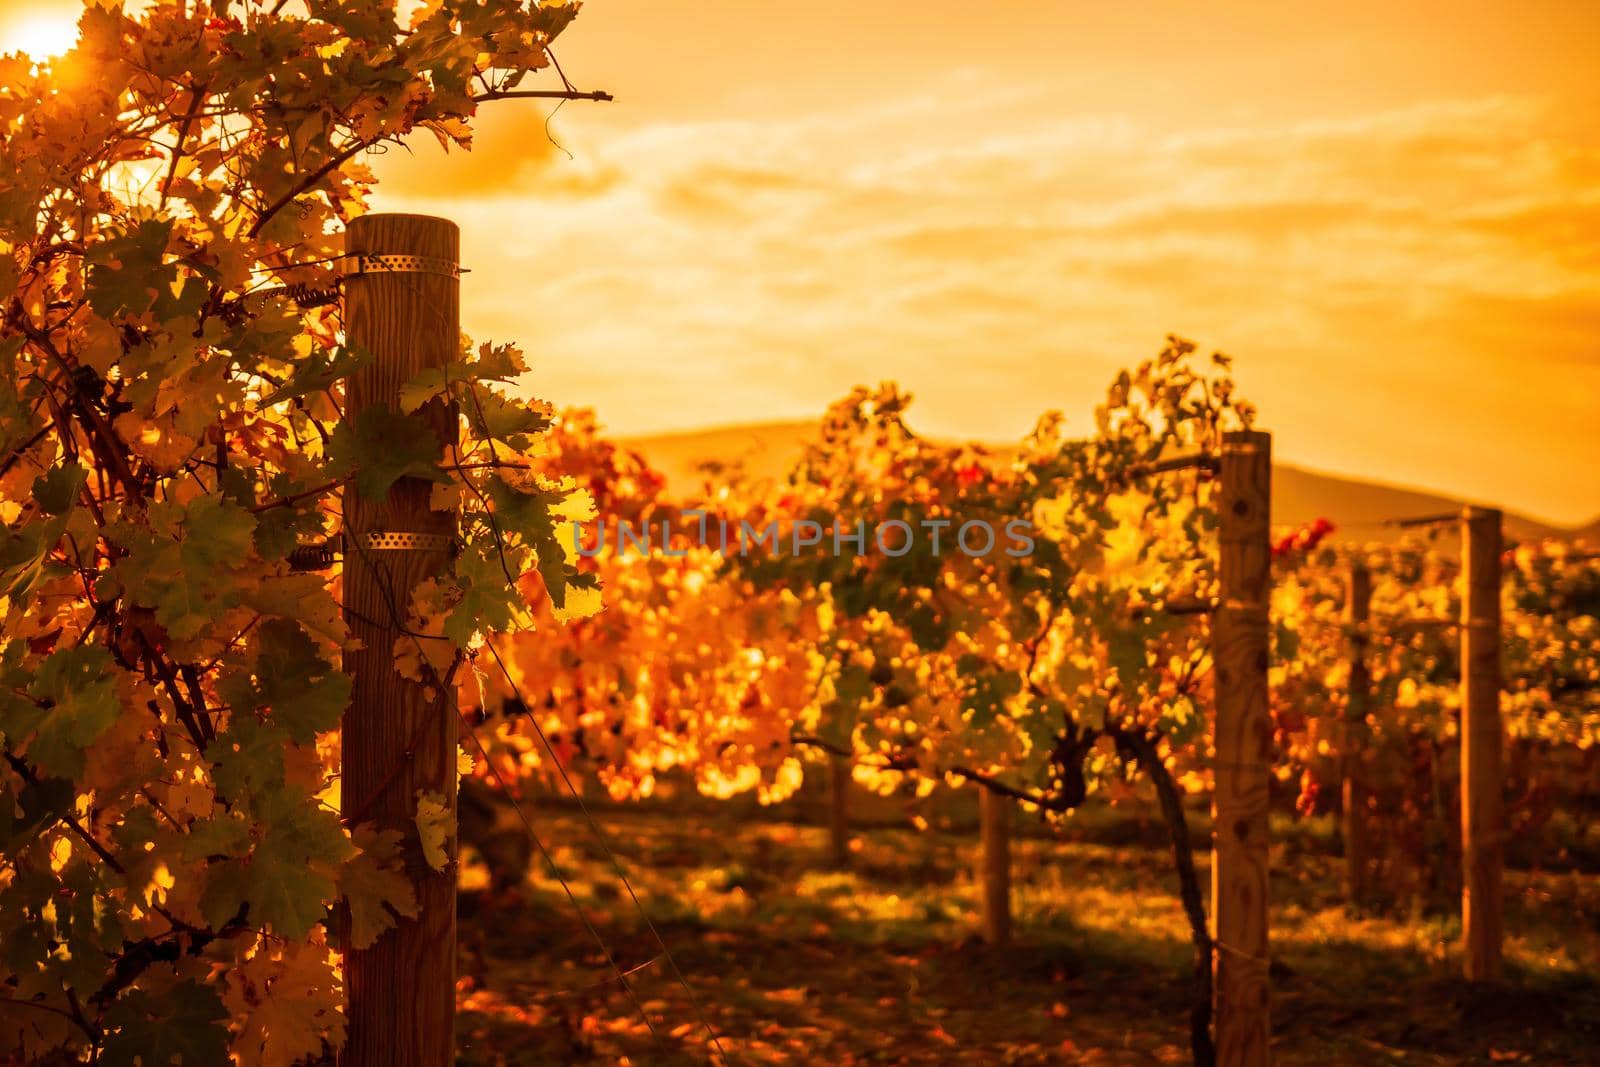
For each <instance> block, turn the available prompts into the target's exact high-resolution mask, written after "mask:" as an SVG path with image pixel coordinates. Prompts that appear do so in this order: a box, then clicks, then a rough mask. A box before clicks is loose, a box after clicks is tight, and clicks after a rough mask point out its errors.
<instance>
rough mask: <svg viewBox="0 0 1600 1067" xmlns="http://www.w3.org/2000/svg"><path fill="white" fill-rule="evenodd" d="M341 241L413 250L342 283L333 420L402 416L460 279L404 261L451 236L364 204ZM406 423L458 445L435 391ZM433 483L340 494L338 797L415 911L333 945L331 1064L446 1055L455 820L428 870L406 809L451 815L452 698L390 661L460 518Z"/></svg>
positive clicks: (437, 222) (418, 1063)
mask: <svg viewBox="0 0 1600 1067" xmlns="http://www.w3.org/2000/svg"><path fill="white" fill-rule="evenodd" d="M346 245H347V249H348V252H349V253H350V254H351V255H356V254H358V253H365V254H367V255H370V256H376V255H395V256H413V257H425V259H423V260H421V261H412V262H410V263H409V264H406V265H402V266H401V269H400V270H396V271H393V272H387V271H385V272H377V273H358V274H354V275H351V276H350V277H348V278H347V279H346V281H345V304H344V321H345V331H346V335H347V338H348V340H349V342H350V344H351V345H352V346H353V347H357V348H361V349H365V350H367V351H368V352H370V353H371V354H372V356H373V359H372V362H371V363H369V364H368V365H366V366H365V367H363V368H361V369H360V370H358V371H357V372H356V373H355V374H353V375H352V376H351V378H350V382H349V389H348V394H347V399H346V407H345V418H346V420H348V421H351V422H355V421H357V420H359V419H360V417H361V415H362V413H363V412H365V411H367V410H369V409H372V408H374V407H379V406H383V407H388V408H391V409H393V410H395V411H398V410H399V397H400V387H401V385H403V384H404V383H405V382H406V381H407V380H409V379H410V378H412V377H414V376H415V375H416V374H417V373H418V372H419V371H421V370H422V369H423V368H425V367H436V366H439V365H441V364H444V363H445V362H447V361H449V360H451V359H454V358H456V356H457V354H458V351H459V348H460V343H461V340H460V326H459V321H460V311H459V299H458V298H459V285H458V282H457V280H456V278H455V277H453V276H451V275H449V274H448V273H437V272H430V271H428V270H426V269H423V270H419V269H416V268H418V267H424V268H426V267H427V266H430V265H432V264H430V263H429V261H434V262H435V263H437V262H439V261H442V262H443V263H446V264H451V265H453V264H455V263H456V262H457V260H458V257H459V255H460V251H459V233H458V231H457V229H456V226H455V224H454V223H451V222H448V221H446V220H444V219H436V218H429V217H427V216H423V215H365V216H362V217H360V218H357V219H355V220H353V221H352V222H351V223H350V227H349V230H348V232H347V234H346ZM394 265H400V264H399V263H398V262H396V263H395V264H394ZM407 268H409V269H407ZM417 418H418V420H419V423H421V424H425V425H424V426H419V432H423V433H426V432H428V431H431V432H432V433H434V434H435V435H436V436H437V437H438V438H439V440H440V454H441V457H443V455H444V445H445V442H447V441H448V442H450V443H454V442H455V440H456V432H457V430H456V413H455V411H454V410H453V409H452V408H450V407H449V406H448V405H446V404H444V403H443V402H441V401H435V402H433V403H431V404H429V405H428V406H426V407H424V408H423V409H422V410H421V411H420V412H419V413H418V415H417ZM430 489H431V483H430V482H428V481H426V480H423V479H419V478H409V477H408V478H402V479H400V480H399V481H398V482H397V483H395V485H394V487H393V488H392V489H391V490H390V491H389V494H388V497H387V499H385V500H367V499H363V498H362V497H361V496H360V494H359V493H357V492H356V490H355V489H354V487H351V488H348V489H346V490H345V491H344V520H345V532H344V533H345V549H344V599H345V621H346V622H347V623H348V625H349V628H350V635H351V637H353V638H355V639H356V641H357V642H359V644H358V646H357V647H356V648H355V649H354V651H351V652H348V653H347V654H346V655H345V660H344V662H345V669H346V670H347V671H348V672H349V673H350V674H351V676H352V680H353V683H354V685H353V690H352V694H351V700H350V707H349V709H348V710H347V711H346V712H345V715H344V721H343V724H342V730H343V761H344V765H343V779H342V782H341V794H342V802H343V806H344V810H345V812H346V813H347V814H349V815H351V816H352V817H353V818H358V819H359V820H360V821H362V822H367V821H373V822H376V823H377V824H378V827H379V829H381V830H395V831H398V832H399V833H400V836H401V840H402V841H403V842H404V843H405V847H404V851H405V858H406V870H407V872H408V874H409V876H410V878H411V880H412V882H413V883H414V884H415V886H416V892H417V903H418V905H419V907H420V911H419V913H418V916H417V918H416V920H415V921H411V920H404V919H403V920H401V921H400V923H399V925H398V926H396V927H395V928H394V929H392V930H390V931H388V932H387V933H385V934H384V935H383V936H382V937H380V938H379V939H378V941H377V943H376V944H374V945H372V946H371V947H370V948H366V949H347V951H346V953H345V961H344V982H345V991H346V997H347V1005H346V1016H347V1018H348V1019H349V1038H348V1041H347V1043H346V1045H345V1049H344V1054H343V1056H342V1057H341V1060H340V1062H341V1063H342V1064H345V1065H347V1067H444V1065H447V1064H450V1063H452V1062H454V1056H455V1032H454V1025H455V951H456V901H455V890H456V887H455V840H454V837H455V835H454V832H453V825H452V832H451V834H450V835H449V840H448V842H447V844H448V855H449V858H450V863H449V865H448V866H447V867H446V869H445V870H444V871H442V872H440V871H435V870H433V869H432V868H431V867H429V866H428V864H427V863H426V861H425V860H424V858H423V856H422V853H421V849H420V842H419V838H418V835H417V829H416V824H415V815H416V810H417V794H418V793H419V792H429V793H434V794H437V795H439V796H441V797H443V798H444V799H445V801H446V802H447V803H448V804H449V806H450V809H451V812H452V820H453V813H454V807H455V791H456V740H457V721H456V705H455V699H454V694H453V693H452V692H451V691H450V690H449V687H448V686H446V687H444V690H445V691H443V692H440V691H439V687H437V686H430V685H426V684H422V683H418V682H414V681H410V680H408V679H405V678H402V677H401V676H400V674H399V673H398V671H397V670H396V667H395V642H396V641H397V640H398V639H401V638H402V637H403V630H404V628H405V624H406V614H407V613H408V612H409V610H410V604H411V594H412V590H413V589H414V588H415V587H416V585H417V584H418V583H419V582H421V581H423V580H424V579H426V578H429V577H433V576H436V575H438V574H441V573H445V572H447V571H448V569H449V568H450V567H451V565H452V564H451V556H452V553H451V549H450V540H451V539H453V538H454V536H455V534H456V517H455V515H454V514H453V513H451V512H441V511H433V510H431V509H430V507H429V497H430ZM380 531H387V532H391V533H420V534H425V535H432V536H431V537H430V538H429V541H439V542H442V544H441V545H440V546H439V547H427V548H413V547H387V546H371V545H368V544H366V542H365V541H364V539H363V535H365V534H369V533H376V532H380ZM439 535H443V536H442V537H441V536H439ZM391 540H392V539H391Z"/></svg>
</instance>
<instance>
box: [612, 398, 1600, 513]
mask: <svg viewBox="0 0 1600 1067" xmlns="http://www.w3.org/2000/svg"><path fill="white" fill-rule="evenodd" d="M816 429H817V424H816V423H815V422H809V421H807V422H766V423H753V424H750V425H741V426H719V427H713V428H711V429H705V430H688V431H684V432H680V433H663V434H648V435H643V436H638V437H625V438H622V439H621V443H622V444H624V445H626V446H628V447H629V448H632V449H635V450H636V451H638V452H639V453H640V454H641V455H642V456H644V458H645V459H646V460H648V461H649V462H650V464H651V465H652V466H654V467H655V468H656V469H657V470H659V471H661V473H662V474H664V475H665V476H666V478H667V484H668V486H669V487H675V488H681V487H685V486H688V485H692V484H693V483H694V481H695V479H696V477H697V472H696V471H697V468H698V466H699V465H700V464H702V463H704V462H706V461H708V460H717V461H722V462H736V461H737V462H742V463H743V464H744V467H745V469H746V470H747V471H749V472H750V473H751V474H754V475H757V476H759V477H777V476H780V475H782V474H783V473H784V472H785V471H787V470H788V469H789V467H790V465H791V464H793V463H794V461H795V460H796V459H797V458H799V456H800V452H801V449H802V448H803V447H804V444H805V442H806V441H807V440H809V439H810V438H811V437H812V436H813V435H814V434H815V432H816ZM996 447H998V446H996ZM1464 503H1465V502H1464V501H1462V500H1460V499H1457V498H1454V497H1449V496H1445V495H1442V494H1439V493H1430V492H1426V491H1424V490H1418V489H1405V488H1400V487H1397V486H1389V485H1382V484H1380V483H1377V482H1368V481H1362V480H1360V479H1355V478H1345V477H1339V476H1336V475H1332V474H1321V473H1318V472H1316V471H1310V470H1306V469H1304V468H1301V467H1296V466H1292V465H1290V464H1287V463H1279V464H1275V465H1274V467H1273V481H1272V521H1273V523H1274V524H1276V525H1283V526H1298V525H1301V524H1302V523H1307V522H1310V521H1311V520H1313V519H1316V518H1319V517H1326V518H1328V519H1331V520H1333V522H1334V524H1335V525H1336V526H1337V527H1338V533H1337V534H1336V536H1338V537H1340V538H1342V539H1346V540H1354V541H1388V540H1393V539H1395V538H1396V537H1398V536H1399V532H1398V531H1397V530H1395V529H1394V528H1392V527H1384V526H1380V525H1377V524H1379V523H1381V522H1382V521H1383V520H1385V519H1392V518H1396V517H1401V516H1413V515H1433V514H1438V513H1440V512H1446V511H1454V510H1456V509H1457V508H1460V507H1461V506H1462V505H1463V504H1464ZM1505 522H1506V533H1507V535H1508V536H1510V537H1512V538H1516V539H1519V540H1521V539H1536V538H1545V537H1557V538H1565V539H1581V540H1585V541H1595V540H1600V518H1597V519H1596V520H1595V521H1593V522H1590V523H1587V524H1585V525H1582V526H1577V527H1572V528H1562V527H1557V526H1551V525H1549V524H1548V523H1543V522H1539V521H1538V520H1536V519H1530V518H1528V517H1527V516H1524V515H1518V514H1516V513H1514V512H1509V511H1508V512H1506V520H1505Z"/></svg>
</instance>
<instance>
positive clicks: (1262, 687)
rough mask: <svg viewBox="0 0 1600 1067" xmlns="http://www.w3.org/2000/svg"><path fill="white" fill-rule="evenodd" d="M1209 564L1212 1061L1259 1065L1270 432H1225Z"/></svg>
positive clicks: (1264, 1005)
mask: <svg viewBox="0 0 1600 1067" xmlns="http://www.w3.org/2000/svg"><path fill="white" fill-rule="evenodd" d="M1221 459H1222V463H1221V470H1220V482H1221V503H1220V524H1221V529H1220V531H1219V533H1218V540H1219V542H1220V544H1219V559H1218V566H1217V574H1218V579H1219V582H1220V586H1221V588H1220V602H1219V603H1218V605H1217V612H1216V616H1215V618H1214V621H1213V625H1212V642H1213V648H1212V658H1213V660H1214V661H1215V664H1216V722H1215V724H1214V727H1213V734H1214V738H1213V739H1214V743H1215V748H1216V794H1215V799H1214V801H1213V804H1212V822H1213V835H1214V837H1215V851H1214V853H1213V855H1212V866H1211V936H1212V939H1213V941H1214V943H1215V949H1216V952H1215V974H1216V982H1215V990H1216V1009H1217V1023H1216V1028H1217V1040H1216V1046H1217V1062H1218V1063H1219V1064H1221V1065H1222V1067H1256V1065H1258V1064H1266V1063H1268V1062H1270V1059H1271V1044H1270V1042H1271V1037H1272V1025H1271V1016H1270V1014H1269V985H1268V974H1267V777H1268V774H1269V768H1270V765H1271V760H1272V724H1271V721H1270V715H1269V712H1268V707H1267V609H1268V604H1267V601H1268V596H1269V594H1270V592H1271V586H1272V544H1271V526H1270V522H1271V514H1272V510H1271V505H1272V436H1271V435H1270V434H1266V433H1260V432H1258V431H1254V430H1239V431H1235V432H1232V433H1229V434H1226V435H1225V436H1224V437H1223V443H1222V457H1221Z"/></svg>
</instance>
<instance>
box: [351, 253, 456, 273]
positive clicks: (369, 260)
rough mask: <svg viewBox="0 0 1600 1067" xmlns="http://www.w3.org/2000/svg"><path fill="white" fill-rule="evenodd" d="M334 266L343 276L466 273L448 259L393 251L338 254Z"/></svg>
mask: <svg viewBox="0 0 1600 1067" xmlns="http://www.w3.org/2000/svg"><path fill="white" fill-rule="evenodd" d="M334 267H335V268H336V269H337V270H338V272H339V274H341V275H342V276H344V277H349V276H350V275H352V274H438V275H440V276H442V277H445V278H459V277H461V275H463V274H465V273H467V268H466V267H463V266H461V264H459V263H452V262H451V261H450V260H448V259H440V258H438V257H436V256H414V255H410V254H400V253H393V252H385V253H379V254H372V253H367V252H358V253H353V254H351V255H348V256H340V257H339V258H338V259H337V260H335V261H334Z"/></svg>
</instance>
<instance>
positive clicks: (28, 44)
mask: <svg viewBox="0 0 1600 1067" xmlns="http://www.w3.org/2000/svg"><path fill="white" fill-rule="evenodd" d="M77 39H78V20H77V12H76V11H74V10H67V11H48V12H46V11H29V12H25V13H22V14H18V15H15V16H12V17H10V18H7V19H5V20H4V21H3V22H0V53H10V52H19V51H20V52H26V53H27V54H28V55H29V56H30V57H31V58H33V59H44V58H46V57H48V56H59V55H61V54H62V53H64V52H66V51H68V50H69V49H71V48H72V45H73V43H74V42H75V41H76V40H77Z"/></svg>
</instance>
